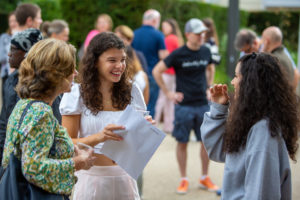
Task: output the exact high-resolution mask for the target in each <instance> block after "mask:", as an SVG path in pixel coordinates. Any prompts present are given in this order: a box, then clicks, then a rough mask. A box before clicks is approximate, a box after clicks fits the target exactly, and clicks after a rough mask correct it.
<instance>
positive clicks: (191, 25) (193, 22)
mask: <svg viewBox="0 0 300 200" xmlns="http://www.w3.org/2000/svg"><path fill="white" fill-rule="evenodd" d="M206 30H207V28H206V26H205V25H204V24H203V22H202V21H201V20H200V19H197V18H192V19H190V20H189V21H188V22H187V23H186V24H185V27H184V32H185V33H195V34H198V33H201V32H203V31H206Z"/></svg>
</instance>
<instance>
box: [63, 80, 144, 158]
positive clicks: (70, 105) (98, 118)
mask: <svg viewBox="0 0 300 200" xmlns="http://www.w3.org/2000/svg"><path fill="white" fill-rule="evenodd" d="M79 87H80V85H79V84H74V85H73V86H72V89H71V92H70V93H65V94H64V95H63V98H62V100H61V103H60V106H59V110H60V113H61V115H81V118H80V129H79V132H78V138H83V137H87V136H89V135H93V134H95V133H99V132H100V131H102V130H103V129H104V127H105V126H107V125H108V124H116V122H117V121H118V119H119V117H120V116H121V114H122V112H123V111H100V112H98V114H97V115H93V114H92V113H91V111H90V110H89V109H88V108H87V107H86V106H85V105H84V104H83V100H82V97H81V96H80V91H79ZM131 97H132V99H131V103H130V105H132V106H133V107H134V108H136V109H137V110H146V109H147V108H146V104H145V101H144V97H143V95H142V92H141V91H140V89H139V88H138V86H137V85H136V84H135V83H134V84H132V90H131ZM102 146H103V143H99V144H97V145H96V146H95V153H100V150H101V148H102Z"/></svg>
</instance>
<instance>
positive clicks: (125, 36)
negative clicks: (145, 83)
mask: <svg viewBox="0 0 300 200" xmlns="http://www.w3.org/2000/svg"><path fill="white" fill-rule="evenodd" d="M115 33H116V35H117V36H118V37H119V38H121V39H122V40H123V42H124V44H125V46H130V45H131V43H132V41H133V38H134V33H133V31H132V30H131V28H129V27H128V26H126V25H120V26H117V27H116V28H115ZM134 52H135V54H136V56H137V57H138V59H139V61H140V63H141V65H142V68H143V70H144V72H146V73H148V64H147V61H146V58H145V56H144V54H143V52H141V51H138V50H136V49H134Z"/></svg>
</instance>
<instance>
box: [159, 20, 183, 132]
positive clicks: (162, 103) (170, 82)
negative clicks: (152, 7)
mask: <svg viewBox="0 0 300 200" xmlns="http://www.w3.org/2000/svg"><path fill="white" fill-rule="evenodd" d="M162 32H163V34H164V35H165V44H166V48H167V50H168V52H169V53H172V52H173V51H174V50H175V49H177V48H178V47H181V46H182V45H184V41H183V38H182V34H181V31H180V29H179V26H178V24H177V22H176V20H175V19H166V20H164V21H163V22H162ZM163 80H164V82H165V85H166V86H167V87H168V90H169V91H173V92H175V88H176V84H175V70H174V68H173V67H171V68H169V69H168V70H166V71H165V72H164V73H163ZM162 115H163V131H165V132H167V133H172V131H173V126H174V125H173V121H174V102H173V101H171V100H169V99H168V98H167V96H166V95H165V94H164V93H163V91H162V90H160V91H159V95H158V99H157V102H156V106H155V118H154V119H155V121H157V122H160V121H161V117H162Z"/></svg>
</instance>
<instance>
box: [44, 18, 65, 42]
mask: <svg viewBox="0 0 300 200" xmlns="http://www.w3.org/2000/svg"><path fill="white" fill-rule="evenodd" d="M69 33H70V30H69V25H68V23H67V22H66V21H64V20H61V19H56V20H53V21H52V22H51V23H50V24H49V26H48V29H47V37H48V38H54V39H58V40H62V41H65V42H67V41H68V40H69Z"/></svg>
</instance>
